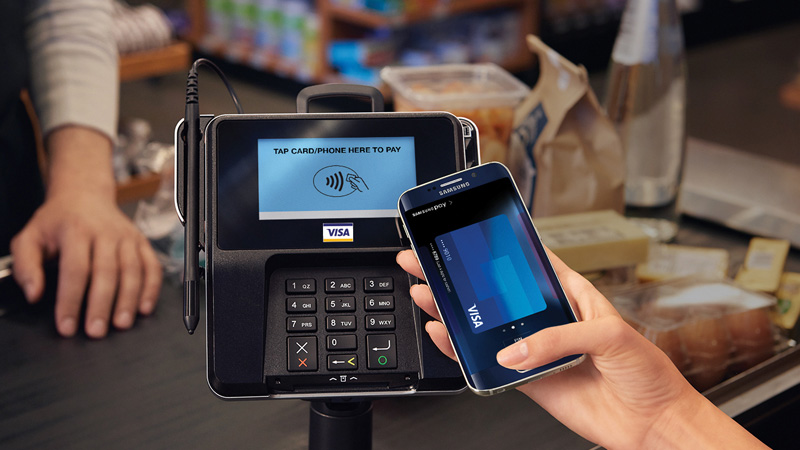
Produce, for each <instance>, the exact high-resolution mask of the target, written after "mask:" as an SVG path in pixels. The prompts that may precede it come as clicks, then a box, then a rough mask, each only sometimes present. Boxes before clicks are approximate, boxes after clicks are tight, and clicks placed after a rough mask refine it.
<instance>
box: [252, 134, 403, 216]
mask: <svg viewBox="0 0 800 450" xmlns="http://www.w3.org/2000/svg"><path fill="white" fill-rule="evenodd" d="M416 184H417V173H416V161H415V156H414V138H413V137H411V136H405V137H369V138H298V139H259V140H258V207H259V208H258V209H259V219H261V220H281V219H329V218H369V217H396V216H397V208H396V205H397V198H398V197H399V196H400V194H402V193H403V191H405V190H406V189H409V188H411V187H414V186H416Z"/></svg>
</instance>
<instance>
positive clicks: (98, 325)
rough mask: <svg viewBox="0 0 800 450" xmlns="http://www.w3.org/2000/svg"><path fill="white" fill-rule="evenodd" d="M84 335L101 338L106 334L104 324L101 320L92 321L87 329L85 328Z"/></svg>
mask: <svg viewBox="0 0 800 450" xmlns="http://www.w3.org/2000/svg"><path fill="white" fill-rule="evenodd" d="M86 334H88V335H89V336H91V337H95V338H97V337H103V336H105V334H106V323H105V322H104V321H103V319H94V320H93V321H92V322H91V323H90V324H89V326H88V327H86Z"/></svg>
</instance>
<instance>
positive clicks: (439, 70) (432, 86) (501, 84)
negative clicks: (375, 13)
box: [381, 63, 529, 164]
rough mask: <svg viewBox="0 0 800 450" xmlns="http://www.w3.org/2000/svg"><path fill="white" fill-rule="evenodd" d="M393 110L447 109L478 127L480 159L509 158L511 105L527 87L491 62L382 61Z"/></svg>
mask: <svg viewBox="0 0 800 450" xmlns="http://www.w3.org/2000/svg"><path fill="white" fill-rule="evenodd" d="M381 79H383V81H385V82H386V84H387V85H388V86H389V87H390V88H391V90H392V96H393V99H394V109H395V111H448V112H450V113H452V114H454V115H456V116H458V117H466V118H468V119H470V120H472V121H473V122H475V125H476V126H477V127H478V133H479V137H480V139H479V141H480V149H481V161H483V162H486V161H499V162H502V163H505V164H507V163H508V161H507V160H508V144H509V140H510V138H511V126H512V122H513V119H514V107H515V106H516V105H517V103H519V102H520V101H521V100H522V99H523V98H524V97H525V95H527V94H528V91H529V88H528V86H526V85H525V84H524V83H522V82H521V81H519V80H518V79H516V78H514V76H513V75H511V74H510V73H508V72H507V71H506V70H504V69H502V68H501V67H499V66H497V65H496V64H492V63H481V64H444V65H438V66H424V67H386V68H384V69H383V70H381Z"/></svg>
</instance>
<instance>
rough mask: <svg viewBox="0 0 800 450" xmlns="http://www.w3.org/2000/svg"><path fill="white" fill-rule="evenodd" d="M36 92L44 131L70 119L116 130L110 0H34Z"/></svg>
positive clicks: (31, 33)
mask: <svg viewBox="0 0 800 450" xmlns="http://www.w3.org/2000/svg"><path fill="white" fill-rule="evenodd" d="M28 5H29V6H28V7H29V13H28V15H27V17H26V32H25V37H26V41H27V47H28V53H29V55H30V66H31V67H30V68H31V70H30V73H31V94H32V98H33V101H34V105H35V106H36V110H37V113H38V115H39V119H40V121H41V125H42V129H43V133H44V134H45V135H47V134H49V133H50V131H52V130H55V129H57V128H60V127H63V126H65V125H81V126H85V127H89V128H93V129H96V130H98V131H100V132H102V133H104V134H106V135H108V136H109V137H111V138H113V137H114V136H115V135H116V128H117V109H118V97H119V92H118V71H119V68H118V57H117V48H116V43H115V41H114V36H113V22H112V18H111V10H112V7H111V2H110V1H109V0H31V1H30V3H29V4H28Z"/></svg>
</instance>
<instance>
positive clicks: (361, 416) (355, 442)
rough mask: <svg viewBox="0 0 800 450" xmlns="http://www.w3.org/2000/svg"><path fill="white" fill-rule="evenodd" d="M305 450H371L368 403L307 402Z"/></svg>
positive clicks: (370, 425) (370, 409) (369, 405)
mask: <svg viewBox="0 0 800 450" xmlns="http://www.w3.org/2000/svg"><path fill="white" fill-rule="evenodd" d="M310 409H311V414H310V420H309V425H308V449H309V450H371V449H372V402H370V401H360V402H332V401H313V402H311V408H310Z"/></svg>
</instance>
